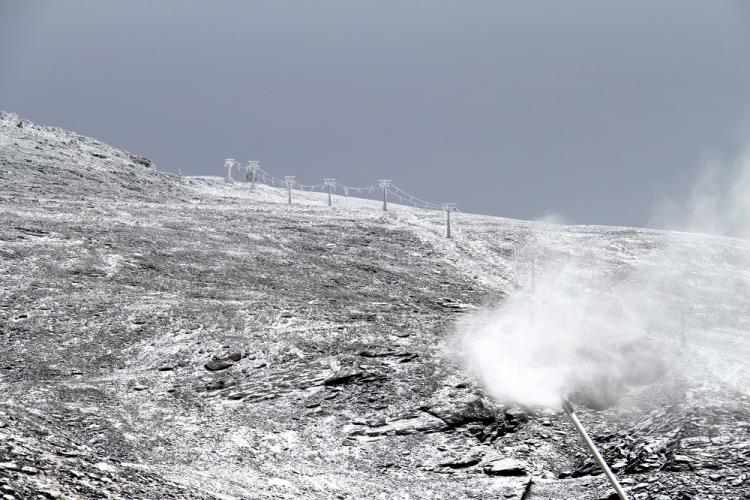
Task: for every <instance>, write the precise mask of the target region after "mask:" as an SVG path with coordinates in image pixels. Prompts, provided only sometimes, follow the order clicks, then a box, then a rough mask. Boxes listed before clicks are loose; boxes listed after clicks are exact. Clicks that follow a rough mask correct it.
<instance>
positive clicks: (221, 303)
mask: <svg viewBox="0 0 750 500" xmlns="http://www.w3.org/2000/svg"><path fill="white" fill-rule="evenodd" d="M219 167H220V165H219ZM217 168H218V167H217ZM443 218H444V215H443V214H440V213H431V212H426V211H422V210H417V209H413V208H407V207H402V206H398V205H392V206H391V210H390V211H389V212H387V213H383V212H382V211H381V210H379V205H378V203H377V202H370V201H367V200H356V199H351V198H349V199H345V198H341V197H335V199H334V207H333V208H329V207H327V206H325V196H324V195H322V194H316V193H295V202H294V204H292V205H291V206H289V205H287V204H286V193H285V192H283V191H281V190H277V189H275V188H271V187H268V186H259V188H258V190H257V191H255V192H252V191H251V190H250V189H249V187H248V186H247V185H246V184H240V183H236V184H231V183H227V182H225V181H223V180H221V179H218V178H180V177H178V176H176V175H172V174H166V173H162V172H159V171H157V170H156V169H155V168H154V166H153V165H152V164H151V163H150V162H149V161H148V160H146V159H144V158H141V157H139V156H136V155H131V154H129V153H125V152H122V151H119V150H116V149H114V148H111V147H109V146H107V145H104V144H102V143H99V142H97V141H95V140H92V139H88V138H84V137H80V136H78V135H76V134H73V133H69V132H66V131H63V130H60V129H53V128H47V127H42V126H37V125H33V124H31V123H29V122H27V121H24V120H21V119H19V118H18V117H17V116H15V115H13V114H9V113H4V114H2V115H0V273H2V274H1V276H2V287H1V288H0V494H2V495H3V496H2V497H0V498H3V499H4V500H11V499H14V498H18V499H21V498H102V497H104V498H234V497H241V498H290V497H305V498H389V499H390V498H538V499H542V498H550V499H552V498H591V499H598V498H608V497H609V496H611V493H612V492H611V491H610V490H609V488H608V486H607V484H606V481H605V480H604V479H603V477H602V476H601V474H600V473H599V471H598V470H597V469H596V467H594V466H593V464H592V462H591V460H590V459H589V457H588V455H587V454H586V452H585V449H584V447H583V446H582V444H581V442H580V439H579V438H578V437H577V435H575V434H573V431H572V428H571V426H570V424H569V423H568V422H567V420H566V418H565V415H564V414H563V413H562V412H561V411H559V409H557V408H542V407H540V408H537V407H535V408H527V407H522V406H518V405H515V404H512V403H509V402H502V401H500V402H498V401H493V400H491V399H490V398H489V397H488V396H487V393H486V391H485V390H484V389H483V388H482V387H481V386H480V384H479V383H478V382H477V381H476V379H475V378H474V377H473V376H471V375H470V374H469V373H468V372H466V371H465V370H464V369H463V368H462V367H461V366H460V364H459V363H458V362H457V360H456V359H454V357H452V356H451V355H450V354H449V350H448V349H447V348H448V346H449V345H450V343H451V338H452V335H453V333H454V326H455V322H456V319H457V318H459V317H462V316H464V315H467V314H472V312H473V311H476V310H478V309H479V308H483V307H488V306H492V305H495V304H497V303H499V302H502V301H503V300H504V298H505V297H507V296H508V294H512V293H514V290H516V289H517V287H518V286H519V284H520V282H521V281H522V280H523V279H524V278H523V277H524V276H526V274H527V273H528V262H527V260H525V259H524V258H523V256H524V255H525V253H524V252H525V249H526V245H527V243H528V238H529V235H530V234H532V233H533V234H535V235H536V238H537V241H538V243H537V244H538V245H539V252H540V255H547V256H549V258H553V257H554V256H556V255H568V254H571V255H575V256H577V257H582V258H585V259H587V260H588V261H591V263H592V264H591V265H592V268H596V269H599V268H601V269H606V270H607V271H606V272H607V273H610V274H611V273H626V274H627V273H628V272H629V270H631V269H635V268H638V269H639V270H644V269H645V270H647V269H648V268H649V266H657V265H660V264H659V263H658V262H657V261H656V260H654V259H653V258H652V257H653V255H655V254H658V253H659V251H660V248H661V247H660V245H662V242H663V239H664V234H663V233H659V232H655V231H646V230H633V229H624V228H605V227H576V226H552V225H547V224H536V223H527V222H519V221H512V220H506V219H498V218H492V217H480V216H471V215H467V214H459V215H458V216H457V217H456V218H455V220H456V223H457V226H456V228H455V231H454V236H455V238H453V239H452V240H446V239H445V238H444V237H443V232H444V227H443V222H444V219H443ZM672 249H674V246H672ZM677 249H678V251H680V252H692V253H693V254H694V255H695V259H694V261H695V262H696V263H698V264H701V263H705V265H703V264H701V265H696V267H695V268H691V270H690V273H691V279H692V280H693V282H695V283H698V284H699V285H700V284H705V286H702V288H700V290H701V291H702V292H701V293H705V294H722V297H726V299H725V300H722V307H721V308H720V310H708V309H705V310H702V309H699V310H697V311H696V315H695V317H696V318H698V319H696V320H695V325H694V328H695V330H696V331H697V332H700V335H699V334H698V333H696V334H695V335H694V336H693V337H691V339H690V344H689V347H688V348H680V346H679V342H677V340H676V337H675V331H674V328H673V327H672V326H670V325H666V324H659V323H658V322H656V323H654V324H653V325H651V327H652V329H653V331H654V332H656V333H654V339H653V341H654V342H655V345H658V346H659V349H662V350H664V351H665V352H666V351H670V352H672V351H673V352H675V353H677V354H676V356H677V357H678V359H679V360H680V362H679V363H678V364H677V365H675V366H671V365H670V367H669V371H668V373H667V374H666V375H664V376H662V377H659V378H658V380H656V379H655V380H649V381H647V383H641V384H637V385H633V386H632V387H630V388H629V389H628V390H627V391H626V392H625V393H624V394H623V395H622V398H621V400H620V401H618V404H616V405H614V406H609V407H607V408H604V409H597V410H595V409H592V408H587V407H586V405H585V404H584V403H585V402H586V401H585V400H583V399H581V400H578V401H577V403H578V406H577V407H578V412H579V414H580V418H581V420H582V421H583V422H584V424H585V425H586V426H587V427H588V428H589V429H590V432H591V434H592V436H593V437H594V439H595V440H596V441H597V443H599V445H600V446H601V447H602V451H603V453H604V455H605V456H606V458H607V459H608V461H609V462H610V464H612V465H613V468H614V469H615V470H616V471H617V472H618V474H619V475H620V477H621V478H622V479H623V483H624V485H626V487H627V489H628V490H629V492H630V494H631V496H632V497H633V498H639V499H645V498H680V499H690V498H696V499H697V498H717V499H718V498H750V473H749V472H748V471H750V439H748V435H749V432H750V423H749V422H750V399H749V398H748V396H747V392H746V388H747V381H748V378H747V377H748V375H747V374H748V370H747V368H748V366H747V359H748V358H750V347H749V346H748V341H747V337H746V334H747V332H748V326H749V325H750V320H749V318H750V301H748V300H747V297H748V294H747V291H748V283H750V275H748V270H747V268H746V266H744V263H745V262H746V260H745V259H744V258H745V257H746V256H747V255H748V254H749V252H750V248H748V245H747V243H746V242H743V241H739V240H730V239H720V238H709V237H704V236H701V237H698V236H693V235H685V236H681V237H680V238H679V244H678V246H677ZM542 269H543V267H542V266H540V271H539V272H543V271H542ZM717 275H718V276H719V278H718V279H717ZM674 294H675V291H674V290H668V289H667V290H665V291H664V298H665V300H668V299H669V297H671V296H672V295H674ZM743 363H744V364H743ZM743 388H744V390H743Z"/></svg>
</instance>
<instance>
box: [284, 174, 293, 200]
mask: <svg viewBox="0 0 750 500" xmlns="http://www.w3.org/2000/svg"><path fill="white" fill-rule="evenodd" d="M294 179H295V176H293V175H285V176H284V182H285V183H286V191H287V194H288V195H289V202H288V203H289V205H291V204H292V186H294Z"/></svg>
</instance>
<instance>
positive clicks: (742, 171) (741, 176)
mask: <svg viewBox="0 0 750 500" xmlns="http://www.w3.org/2000/svg"><path fill="white" fill-rule="evenodd" d="M651 225H652V226H654V227H661V228H666V229H674V230H678V231H690V232H699V233H711V234H718V235H723V236H733V237H737V238H745V239H750V150H748V151H747V152H745V154H744V155H742V156H741V157H740V158H739V159H738V160H737V161H736V162H735V163H734V164H733V165H730V166H729V167H728V168H727V167H723V166H721V165H719V164H711V165H709V166H708V167H706V168H705V169H704V170H703V171H702V172H701V173H700V175H699V177H698V179H697V181H696V182H695V185H694V187H693V191H692V193H691V195H690V199H689V200H688V201H687V202H677V201H675V200H665V201H664V202H662V203H661V204H660V205H659V206H658V207H657V210H656V213H655V214H654V217H653V218H652V221H651Z"/></svg>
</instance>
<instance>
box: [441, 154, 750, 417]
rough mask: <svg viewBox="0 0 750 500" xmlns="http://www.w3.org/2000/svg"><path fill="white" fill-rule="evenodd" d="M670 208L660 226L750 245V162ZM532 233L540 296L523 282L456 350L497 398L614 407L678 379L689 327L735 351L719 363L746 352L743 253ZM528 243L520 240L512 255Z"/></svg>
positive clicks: (677, 240) (747, 278)
mask: <svg viewBox="0 0 750 500" xmlns="http://www.w3.org/2000/svg"><path fill="white" fill-rule="evenodd" d="M663 206H666V205H663ZM675 207H680V208H679V210H677V209H676V208H675ZM667 208H668V210H667V211H666V212H665V211H664V210H663V207H662V210H661V212H660V217H661V220H662V221H666V220H667V218H666V217H664V214H665V213H668V215H669V220H670V223H669V225H668V226H667V227H669V228H670V229H675V228H679V229H682V230H692V231H705V232H714V233H719V234H725V235H732V236H738V237H745V238H748V237H750V155H746V156H745V157H744V159H743V161H741V162H739V163H738V165H737V166H736V167H734V168H732V169H731V175H729V176H728V177H721V176H720V175H718V174H717V170H716V169H715V168H714V169H712V170H710V171H709V173H708V174H703V175H702V176H701V178H700V179H699V181H698V182H697V183H696V187H695V189H694V192H693V195H692V199H691V200H690V202H688V203H685V204H674V203H671V204H668V207H667ZM677 214H682V218H681V219H679V218H677V217H676V215H677ZM528 231H529V232H530V233H533V234H534V237H533V241H535V243H534V246H535V250H534V253H535V254H536V255H537V256H538V260H537V262H536V263H535V271H534V278H533V284H532V282H531V280H530V279H526V280H520V281H523V283H522V286H521V287H519V289H517V290H515V291H514V292H512V293H511V294H510V295H509V296H508V297H507V298H506V300H505V301H503V303H502V304H500V305H499V306H497V307H496V308H494V309H492V310H483V311H479V312H477V313H475V314H471V315H467V316H465V317H463V318H462V319H461V320H459V322H458V323H457V333H458V335H457V336H456V340H457V343H456V344H454V345H453V346H452V348H454V349H456V350H457V351H458V352H459V353H460V357H461V358H462V360H463V361H464V362H465V364H466V366H467V368H468V369H469V370H470V371H472V372H473V373H474V374H475V375H476V376H477V377H478V378H479V379H480V380H481V382H482V383H483V384H484V386H485V387H486V389H487V390H488V392H489V393H490V394H491V395H492V396H493V397H494V398H496V399H498V400H500V401H504V402H515V403H520V404H524V405H528V406H537V405H541V406H552V407H559V405H560V401H561V398H562V397H564V396H566V395H571V394H582V395H583V396H584V397H583V399H584V400H586V402H588V403H591V404H590V405H591V406H593V407H608V406H611V405H614V404H616V403H617V401H618V399H619V397H620V396H621V395H622V394H623V393H624V392H625V389H626V388H627V387H630V386H634V385H639V384H644V383H650V382H653V381H656V380H658V379H659V378H661V377H663V376H664V375H665V373H667V372H668V371H669V370H670V369H671V366H672V362H673V361H674V360H675V359H676V358H677V356H678V354H679V352H680V349H681V345H680V339H681V337H682V340H683V342H684V335H685V331H686V329H687V328H688V327H686V324H688V325H689V327H691V328H693V329H695V330H697V329H702V330H703V331H705V332H706V333H705V335H704V333H703V332H702V333H701V335H704V337H702V338H701V341H702V342H704V343H705V345H706V346H707V349H709V348H714V345H713V344H716V342H715V338H714V340H712V338H713V337H711V335H712V334H713V333H715V334H716V335H719V334H721V335H724V337H722V341H724V340H725V339H729V340H730V341H731V342H729V343H728V344H727V346H725V347H724V349H725V351H726V352H725V353H722V355H724V354H726V353H728V352H729V351H730V350H731V349H733V348H732V347H731V346H733V345H734V346H735V350H736V346H743V347H742V348H743V349H747V341H746V339H744V338H741V337H740V335H744V334H742V333H741V332H746V331H747V327H748V325H750V318H749V317H748V316H749V315H750V311H749V310H748V308H747V306H746V305H743V299H742V297H743V294H744V295H746V293H747V290H750V273H748V272H747V270H748V266H747V265H746V264H747V263H748V255H749V253H748V250H750V246H749V245H747V242H743V241H741V240H730V239H722V238H716V239H713V240H710V237H706V236H698V235H693V234H685V233H667V232H660V231H651V230H625V229H616V228H612V229H611V230H607V228H599V229H598V230H590V231H589V230H587V229H586V228H576V227H573V226H571V227H569V228H562V227H559V226H557V227H552V226H550V225H548V224H545V223H536V224H535V223H529V225H528ZM597 231H598V232H597ZM529 240H530V238H527V239H526V240H525V241H524V239H523V238H522V237H521V238H519V241H518V245H519V248H518V249H517V254H524V253H525V252H524V248H523V247H524V246H528V244H529V243H528V241H529ZM709 240H710V243H708V242H709ZM742 290H745V291H744V292H742ZM712 328H714V329H715V330H716V332H713V333H712V332H711V331H710V330H711V329H712ZM719 330H720V331H719ZM732 332H735V333H736V335H735V337H737V338H736V339H734V340H732V338H731V335H732ZM716 338H718V337H716ZM696 341H697V340H696ZM743 341H744V344H742V342H743ZM733 342H734V343H733ZM707 352H708V351H707ZM717 364H720V363H717ZM743 383H744V382H743ZM580 400H581V399H580V398H579V401H580Z"/></svg>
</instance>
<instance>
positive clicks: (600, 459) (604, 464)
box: [562, 399, 628, 500]
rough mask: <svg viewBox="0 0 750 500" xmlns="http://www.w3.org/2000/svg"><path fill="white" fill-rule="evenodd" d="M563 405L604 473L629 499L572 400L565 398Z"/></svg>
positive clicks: (616, 488) (618, 491) (626, 498)
mask: <svg viewBox="0 0 750 500" xmlns="http://www.w3.org/2000/svg"><path fill="white" fill-rule="evenodd" d="M562 407H563V411H565V413H566V414H567V415H568V418H569V419H570V421H571V422H572V423H573V427H575V428H576V430H577V431H578V434H580V435H581V438H582V439H583V442H584V443H586V446H587V447H588V449H589V451H590V452H591V454H592V455H594V459H596V461H597V462H598V463H599V467H601V468H602V470H603V471H604V474H605V475H606V476H607V479H609V483H610V484H611V485H612V487H613V488H614V489H615V491H616V492H617V495H618V496H619V497H620V500H628V497H627V495H626V494H625V490H623V489H622V486H620V482H619V481H618V480H617V477H615V475H614V474H613V473H612V470H610V468H609V466H608V465H607V462H605V461H604V457H602V455H601V454H600V453H599V450H598V449H597V448H596V445H595V444H594V442H593V441H592V440H591V438H590V437H589V435H588V433H587V432H586V429H584V428H583V425H581V421H580V420H578V416H577V415H576V414H575V410H573V405H571V404H570V401H568V400H567V399H563V402H562Z"/></svg>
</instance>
